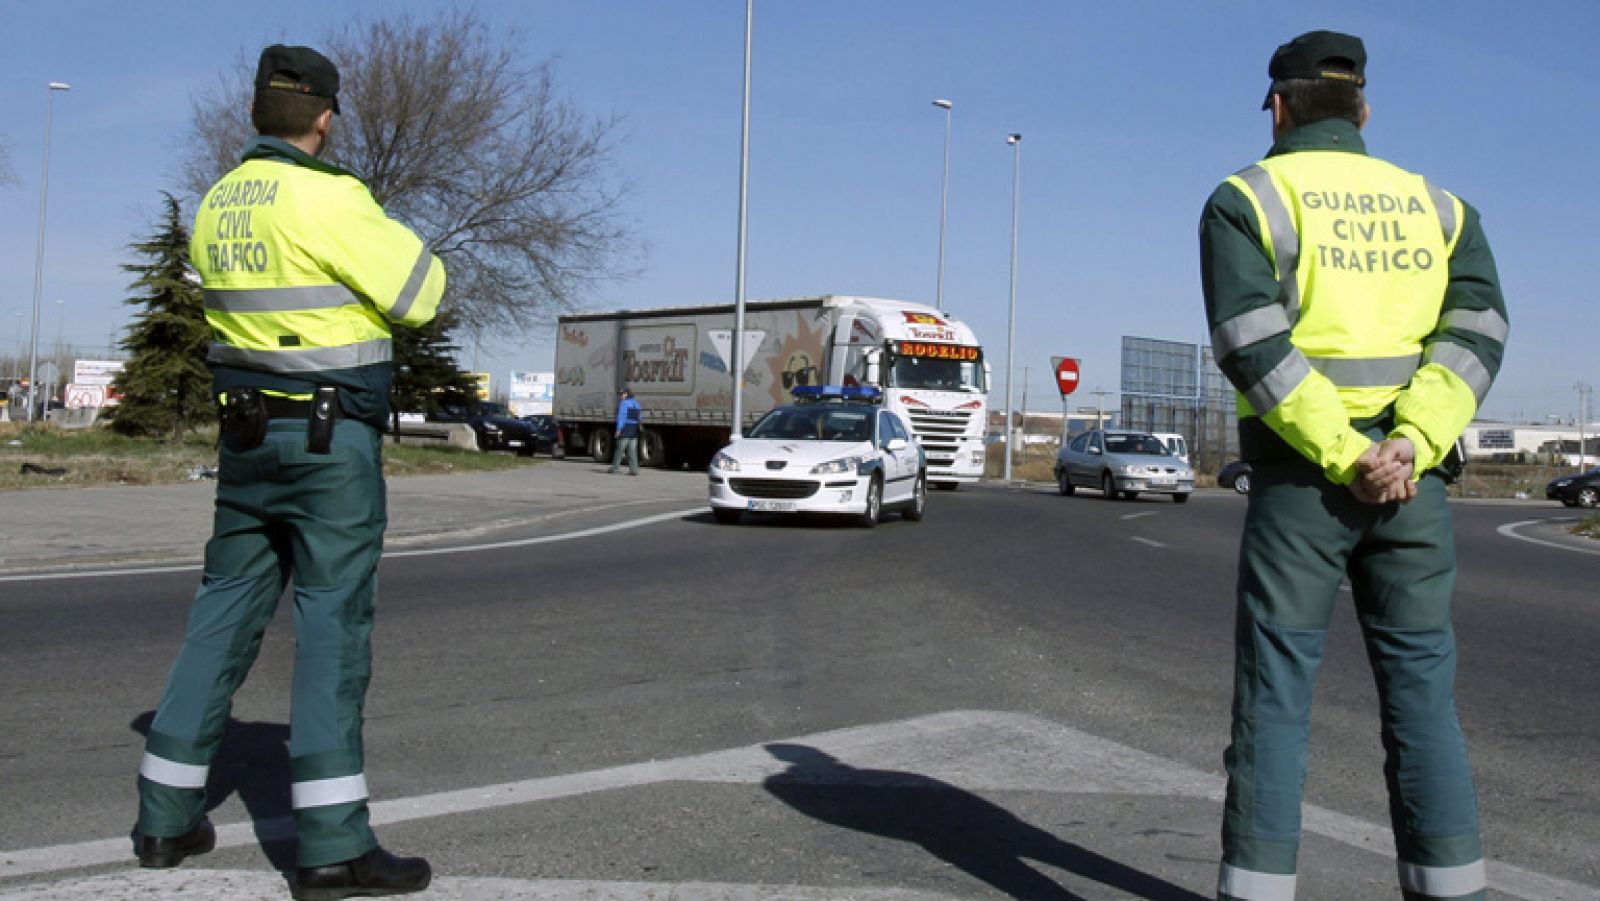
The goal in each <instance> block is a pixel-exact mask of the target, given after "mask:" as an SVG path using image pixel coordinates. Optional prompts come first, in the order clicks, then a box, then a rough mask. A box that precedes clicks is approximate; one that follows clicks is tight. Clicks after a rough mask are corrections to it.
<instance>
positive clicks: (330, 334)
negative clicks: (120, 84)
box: [189, 138, 445, 427]
mask: <svg viewBox="0 0 1600 901" xmlns="http://www.w3.org/2000/svg"><path fill="white" fill-rule="evenodd" d="M189 256H190V260H191V262H192V263H193V264H194V267H195V269H196V271H198V272H199V274H200V279H201V282H202V284H203V286H204V289H205V304H206V320H207V322H208V323H209V324H210V326H211V329H212V333H213V335H214V338H215V340H214V342H213V343H212V345H211V350H210V353H209V355H208V358H207V359H208V362H209V363H210V364H211V367H212V371H213V377H214V389H215V390H216V391H218V392H221V391H223V390H225V389H227V388H229V387H243V386H250V387H257V388H264V389H267V390H269V391H274V392H278V393H283V394H289V395H293V396H300V395H305V394H309V393H310V392H311V391H312V390H313V389H314V388H315V386H317V385H319V384H321V385H327V384H332V385H337V386H339V388H340V401H341V404H343V405H344V407H345V410H346V412H347V413H349V414H350V415H352V416H354V417H356V418H360V419H364V420H368V421H371V422H373V423H374V424H375V425H377V426H379V427H383V424H384V419H385V418H386V416H387V409H388V392H389V386H390V383H391V382H392V378H393V376H392V371H393V366H392V362H391V361H392V339H391V333H390V323H391V322H396V323H401V324H404V325H408V326H418V325H422V324H424V323H426V322H428V321H429V320H431V319H432V318H433V317H434V315H435V313H437V311H438V308H439V300H440V298H441V297H442V296H443V294H444V287H445V272H444V266H443V265H442V264H441V263H440V262H439V259H438V257H436V256H434V254H433V253H432V252H430V251H429V250H428V248H427V247H426V246H425V245H424V244H423V242H422V240H421V239H420V238H418V237H417V236H416V235H415V234H414V233H413V232H412V231H411V230H410V229H408V228H406V227H405V226H404V225H401V224H400V223H399V222H396V221H394V220H393V219H390V218H389V217H388V216H386V215H385V214H384V212H383V209H382V208H381V207H379V206H378V204H377V203H376V202H375V201H374V200H373V199H372V195H371V193H369V192H368V190H367V188H366V186H365V185H364V184H362V183H361V181H360V179H358V178H356V177H355V176H354V175H351V174H350V173H348V172H345V171H344V170H342V169H339V168H337V167H335V166H331V165H328V164H327V163H324V162H322V161H320V160H317V159H315V158H314V157H311V156H309V155H307V154H305V153H302V152H301V151H299V150H298V149H296V148H294V147H293V146H291V145H289V144H288V143H287V142H284V141H281V140H278V139H276V138H257V139H256V140H255V141H253V142H252V143H251V144H250V145H249V147H247V148H246V150H245V153H244V161H243V162H242V163H241V164H240V165H239V166H238V167H237V168H235V169H234V170H233V171H232V172H229V173H228V174H227V175H225V176H223V178H222V179H221V180H220V181H218V182H217V183H216V184H215V185H213V186H212V188H211V190H210V191H208V192H207V193H206V195H205V198H204V199H203V200H202V201H201V204H200V209H199V211H198V212H197V214H196V216H195V222H194V230H193V233H192V234H191V237H190V243H189Z"/></svg>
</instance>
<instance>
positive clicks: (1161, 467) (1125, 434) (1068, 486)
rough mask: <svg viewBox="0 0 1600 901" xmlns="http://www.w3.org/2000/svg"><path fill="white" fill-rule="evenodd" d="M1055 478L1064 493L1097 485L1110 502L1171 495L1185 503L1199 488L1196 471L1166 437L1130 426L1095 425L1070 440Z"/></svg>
mask: <svg viewBox="0 0 1600 901" xmlns="http://www.w3.org/2000/svg"><path fill="white" fill-rule="evenodd" d="M1055 476H1056V486H1057V487H1058V488H1059V489H1060V491H1061V493H1062V494H1072V493H1074V492H1076V491H1077V490H1078V489H1079V488H1094V489H1097V490H1099V492H1100V493H1101V495H1102V496H1103V497H1105V498H1106V499H1108V500H1109V499H1111V498H1114V497H1116V496H1118V495H1119V494H1120V495H1121V496H1122V497H1123V498H1125V499H1127V500H1130V501H1131V500H1133V499H1134V498H1136V497H1138V496H1139V495H1140V494H1169V495H1171V496H1172V500H1173V501H1174V502H1176V503H1179V504H1181V503H1184V502H1186V501H1188V500H1189V495H1190V493H1192V492H1193V491H1194V470H1193V469H1190V468H1189V466H1188V465H1187V464H1185V463H1184V462H1183V461H1182V460H1179V459H1178V458H1177V457H1174V456H1172V454H1170V453H1169V452H1168V451H1167V446H1166V445H1165V444H1163V443H1162V441H1161V439H1159V438H1157V437H1156V436H1154V435H1152V434H1150V433H1149V432H1134V431H1128V430H1125V429H1090V430H1089V431H1087V432H1081V433H1079V434H1077V435H1075V436H1073V437H1072V438H1069V439H1068V440H1067V443H1066V444H1064V445H1062V447H1061V450H1060V451H1059V452H1057V454H1056V465H1055Z"/></svg>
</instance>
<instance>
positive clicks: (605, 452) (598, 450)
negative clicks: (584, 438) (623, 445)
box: [589, 429, 612, 464]
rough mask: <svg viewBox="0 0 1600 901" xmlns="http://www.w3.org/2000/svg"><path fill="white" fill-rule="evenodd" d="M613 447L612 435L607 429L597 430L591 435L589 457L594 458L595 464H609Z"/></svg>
mask: <svg viewBox="0 0 1600 901" xmlns="http://www.w3.org/2000/svg"><path fill="white" fill-rule="evenodd" d="M611 445H612V436H611V433H610V432H608V431H606V430H605V429H595V430H594V431H592V432H590V433H589V456H591V457H593V458H594V462H596V463H607V464H609V463H610V462H611Z"/></svg>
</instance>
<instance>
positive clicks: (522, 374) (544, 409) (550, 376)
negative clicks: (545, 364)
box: [506, 369, 556, 416]
mask: <svg viewBox="0 0 1600 901" xmlns="http://www.w3.org/2000/svg"><path fill="white" fill-rule="evenodd" d="M508 384H509V385H510V388H509V389H508V390H507V392H506V400H507V402H508V403H509V404H510V406H511V413H512V415H514V416H535V415H544V416H548V415H550V413H552V412H553V411H554V410H555V399H556V395H555V390H556V374H555V372H553V371H552V372H530V371H528V370H525V369H513V370H511V380H510V382H509V383H508Z"/></svg>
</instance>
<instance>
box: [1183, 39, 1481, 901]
mask: <svg viewBox="0 0 1600 901" xmlns="http://www.w3.org/2000/svg"><path fill="white" fill-rule="evenodd" d="M1365 66H1366V50H1365V48H1364V46H1363V45H1362V42H1361V40H1360V39H1359V38H1356V37H1353V36H1350V35H1346V34H1338V33H1335V32H1327V31H1315V32H1310V33H1308V34H1304V35H1301V36H1300V37H1297V38H1295V39H1294V40H1293V41H1291V42H1289V43H1287V44H1284V45H1283V46H1281V47H1279V48H1278V50H1277V52H1276V53H1274V54H1273V57H1272V60H1271V63H1270V64H1269V67H1268V74H1269V75H1270V77H1271V78H1272V86H1271V88H1270V89H1269V92H1268V95H1267V100H1266V103H1265V104H1264V107H1263V108H1264V109H1268V110H1271V111H1272V121H1273V138H1274V140H1275V143H1274V144H1273V147H1272V150H1271V151H1270V152H1269V154H1268V156H1267V158H1266V159H1264V160H1262V161H1261V162H1259V163H1257V164H1255V165H1253V166H1250V167H1248V168H1246V169H1244V170H1243V171H1241V172H1239V173H1237V174H1236V175H1234V176H1232V177H1230V178H1228V179H1227V180H1226V181H1225V182H1224V183H1223V184H1222V185H1221V186H1220V187H1218V188H1217V190H1216V191H1215V193H1213V194H1212V196H1211V198H1210V200H1209V202H1208V203H1207V204H1206V207H1205V211H1204V213H1203V214H1202V218H1201V223H1200V248H1201V276H1202V282H1203V288H1204V293H1205V300H1206V315H1207V319H1208V322H1209V326H1210V328H1211V337H1212V344H1213V346H1214V348H1215V354H1216V358H1217V360H1218V363H1219V364H1220V366H1221V368H1222V371H1223V372H1224V374H1226V375H1227V377H1228V379H1229V380H1230V381H1231V382H1232V383H1233V385H1234V386H1235V387H1236V388H1237V389H1238V392H1239V415H1240V422H1239V433H1240V442H1241V446H1242V451H1243V454H1244V457H1245V458H1246V459H1247V460H1249V461H1250V462H1251V464H1252V466H1253V472H1252V482H1251V492H1250V507H1249V512H1248V514H1247V516H1246V521H1245V529H1244V536H1243V539H1242V546H1241V550H1240V559H1239V585H1238V614H1237V628H1236V638H1235V678H1234V702H1233V735H1232V743H1231V744H1230V746H1229V748H1228V751H1227V754H1226V758H1225V762H1226V765H1227V770H1228V790H1227V801H1226V809H1225V812H1224V820H1223V830H1222V838H1223V861H1222V867H1221V874H1220V879H1219V884H1218V895H1219V896H1220V897H1222V898H1238V899H1252V901H1288V899H1292V898H1293V897H1294V895H1295V887H1296V886H1295V883H1296V878H1295V871H1296V863H1297V856H1298V853H1299V848H1300V803H1301V789H1302V785H1303V783H1304V779H1305V770H1306V759H1307V753H1308V747H1309V735H1310V716H1311V700H1312V690H1313V686H1314V684H1315V680H1316V675H1317V669H1318V666H1319V664H1320V663H1321V659H1322V648H1323V637H1324V633H1325V631H1326V629H1327V627H1328V623H1329V618H1330V617H1331V615H1332V612H1333V606H1334V603H1335V601H1336V600H1337V599H1338V597H1339V591H1340V585H1341V583H1342V582H1343V581H1345V580H1346V579H1348V580H1349V583H1350V586H1351V589H1352V591H1353V594H1354V599H1355V604H1356V609H1357V614H1358V618H1359V620H1360V623H1361V628H1362V632H1363V635H1364V637H1365V640H1366V644H1367V650H1368V655H1369V657H1370V658H1371V663H1372V669H1373V673H1374V676H1375V679H1376V681H1377V688H1378V694H1379V698H1380V708H1381V719H1382V722H1381V729H1382V736H1383V744H1384V749H1385V753H1386V756H1387V760H1386V763H1385V768H1384V774H1385V777H1386V779H1387V781H1388V789H1389V794H1390V798H1391V814H1392V821H1393V827H1394V833H1395V842H1396V846H1397V847H1396V851H1397V855H1398V858H1399V880H1400V885H1401V888H1402V891H1403V893H1404V895H1405V897H1407V898H1408V899H1443V898H1483V897H1484V892H1485V878H1484V867H1483V849H1482V847H1481V844H1480V839H1479V829H1478V817H1477V800H1476V796H1475V793H1474V790H1473V784H1472V775H1471V772H1470V770H1469V768H1468V764H1467V754H1466V745H1465V741H1464V739H1463V737H1462V733H1461V727H1460V725H1459V723H1458V721H1457V717H1456V711H1455V694H1454V692H1455V688H1454V680H1455V660H1456V657H1455V637H1454V634H1453V632H1452V630H1451V624H1450V602H1451V594H1452V591H1453V588H1454V581H1455V550H1454V536H1453V531H1452V526H1451V522H1450V512H1449V509H1448V507H1447V506H1446V504H1445V496H1444V489H1445V484H1446V482H1445V478H1444V477H1443V475H1442V474H1441V471H1440V470H1439V469H1438V467H1439V466H1440V465H1441V464H1442V463H1444V462H1445V461H1446V458H1447V456H1448V455H1449V454H1450V451H1451V449H1452V447H1453V446H1454V444H1455V442H1456V440H1457V439H1458V438H1459V436H1460V435H1461V433H1462V430H1463V429H1464V428H1465V427H1466V426H1467V424H1468V423H1469V422H1470V421H1471V419H1472V417H1473V415H1474V413H1475V412H1476V410H1477V407H1478V404H1479V403H1481V402H1482V400H1483V397H1484V395H1485V394H1486V393H1487V392H1488V390H1489V387H1490V384H1491V383H1492V381H1493V379H1494V375H1495V373H1496V372H1497V371H1498V369H1499V366H1500V360H1501V355H1502V353H1503V351H1504V345H1505V340H1506V337H1507V332H1508V328H1507V324H1506V317H1505V304H1504V301H1503V299H1502V298H1501V295H1500V289H1499V280H1498V277H1497V275H1496V272H1495V266H1494V260H1493V257H1492V256H1491V255H1490V252H1489V245H1488V242H1487V241H1486V240H1485V238H1484V235H1483V231H1482V229H1481V227H1480V226H1479V221H1478V214H1477V212H1476V211H1475V210H1474V209H1473V208H1472V207H1470V206H1468V205H1467V204H1465V203H1463V202H1462V201H1461V200H1460V199H1458V198H1456V197H1455V196H1454V195H1452V194H1450V193H1449V192H1447V191H1444V190H1441V189H1440V188H1438V187H1436V186H1434V185H1432V184H1430V183H1429V182H1428V181H1427V180H1425V179H1424V178H1422V177H1421V176H1419V175H1415V174H1413V173H1410V172H1407V171H1405V170H1403V169H1400V168H1398V167H1396V166H1393V165H1391V164H1389V163H1386V162H1384V161H1382V160H1379V159H1376V158H1374V157H1371V156H1368V155H1367V153H1366V147H1365V144H1364V142H1363V140H1362V137H1361V127H1362V126H1363V125H1364V124H1365V123H1366V119H1367V115H1368V108H1367V105H1366V98H1365V92H1364V90H1363V89H1364V85H1365ZM1313 894H1315V893H1313Z"/></svg>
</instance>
